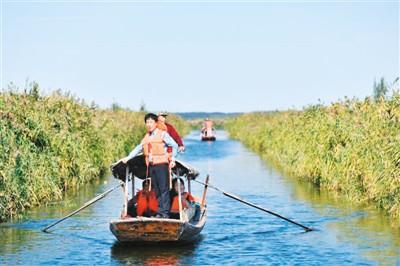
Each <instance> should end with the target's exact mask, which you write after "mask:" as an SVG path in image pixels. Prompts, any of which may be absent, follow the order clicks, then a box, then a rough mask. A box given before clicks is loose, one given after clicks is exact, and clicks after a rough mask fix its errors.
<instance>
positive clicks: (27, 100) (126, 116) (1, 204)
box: [0, 88, 189, 221]
mask: <svg viewBox="0 0 400 266" xmlns="http://www.w3.org/2000/svg"><path fill="white" fill-rule="evenodd" d="M143 116H144V113H140V112H133V111H129V110H125V109H121V108H118V109H116V110H112V109H109V110H108V109H107V110H102V109H99V108H98V107H96V106H95V105H94V104H92V105H91V106H89V105H87V104H86V103H84V102H83V101H81V100H79V99H76V98H74V97H72V96H70V95H68V94H65V93H64V94H63V93H61V92H59V91H58V92H54V93H53V94H52V95H50V96H40V95H39V93H38V90H37V88H33V89H31V90H30V91H29V92H23V93H20V92H12V91H7V92H1V93H0V221H5V220H7V219H12V218H16V217H19V216H20V215H21V214H23V213H24V211H25V210H27V209H28V208H30V207H33V206H38V205H41V204H45V203H48V202H51V201H53V200H59V199H61V198H62V197H63V195H64V193H65V192H66V191H70V190H75V189H77V188H79V186H80V185H82V184H84V183H87V182H90V181H91V180H94V179H98V178H100V177H102V176H104V174H105V173H107V171H108V167H109V165H110V164H111V163H112V162H114V161H115V160H117V159H118V158H121V157H122V156H125V155H126V154H128V152H129V151H130V150H131V149H132V148H133V147H134V145H135V144H138V143H139V142H140V140H141V138H142V137H143V135H144V133H145V127H144V122H143ZM169 120H170V121H171V122H172V123H173V124H174V125H175V126H176V127H177V129H178V131H180V132H181V133H182V134H186V133H187V132H188V130H189V126H187V124H186V123H185V122H184V121H183V120H182V119H180V118H179V117H177V116H172V117H171V116H170V118H169Z"/></svg>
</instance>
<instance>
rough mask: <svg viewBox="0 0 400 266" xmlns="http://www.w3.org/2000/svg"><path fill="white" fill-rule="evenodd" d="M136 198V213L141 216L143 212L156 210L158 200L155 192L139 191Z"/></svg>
mask: <svg viewBox="0 0 400 266" xmlns="http://www.w3.org/2000/svg"><path fill="white" fill-rule="evenodd" d="M136 198H137V215H138V216H143V214H144V213H145V212H153V213H156V212H157V211H158V201H157V196H156V193H155V192H154V191H153V190H151V191H147V190H146V191H143V190H141V191H139V192H138V193H137V195H136Z"/></svg>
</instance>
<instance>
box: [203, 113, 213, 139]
mask: <svg viewBox="0 0 400 266" xmlns="http://www.w3.org/2000/svg"><path fill="white" fill-rule="evenodd" d="M201 140H202V141H215V140H216V137H215V129H214V127H213V122H212V121H211V120H210V119H208V118H206V119H205V121H204V126H203V128H202V129H201Z"/></svg>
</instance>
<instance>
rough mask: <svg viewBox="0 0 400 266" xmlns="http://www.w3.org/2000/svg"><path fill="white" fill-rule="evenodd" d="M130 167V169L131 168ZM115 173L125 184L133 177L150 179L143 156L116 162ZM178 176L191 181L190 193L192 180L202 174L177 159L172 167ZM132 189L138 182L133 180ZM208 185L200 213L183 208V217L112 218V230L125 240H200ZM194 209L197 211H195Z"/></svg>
mask: <svg viewBox="0 0 400 266" xmlns="http://www.w3.org/2000/svg"><path fill="white" fill-rule="evenodd" d="M127 166H128V168H127ZM111 171H112V173H113V176H114V177H115V178H117V179H119V180H121V181H124V182H125V184H127V183H129V180H130V179H129V177H131V179H132V180H133V179H134V178H135V177H137V178H139V179H145V178H146V164H145V159H144V156H143V155H138V156H136V157H134V158H132V159H131V160H130V161H129V162H128V163H127V165H125V164H123V163H122V162H120V163H118V164H116V165H112V166H111ZM172 171H173V173H174V175H175V176H183V177H186V179H187V180H188V189H189V193H190V180H191V179H192V180H193V179H195V178H196V177H197V176H198V175H199V173H198V172H197V171H196V170H195V169H193V168H192V167H191V166H189V165H188V164H186V163H183V162H181V161H179V160H176V166H175V167H174V168H173V169H172ZM131 183H132V184H133V185H132V191H135V189H134V187H133V186H134V182H131ZM127 190H128V186H125V195H126V197H125V203H124V210H123V213H125V214H126V213H127V204H128V199H127V195H128V191H127ZM205 196H206V187H205V191H204V193H203V198H202V202H201V207H200V210H199V211H200V213H197V214H196V215H194V216H193V215H190V214H189V210H187V209H184V210H181V215H180V217H181V218H180V219H170V218H168V219H165V218H153V217H150V218H148V217H129V218H122V217H120V218H118V219H115V220H111V221H110V230H111V232H112V233H113V234H114V236H115V237H116V238H117V239H118V241H121V242H137V243H138V242H148V243H152V242H191V241H194V240H196V239H197V238H198V237H199V235H200V232H201V231H202V229H203V227H204V225H205V223H206V219H207V215H206V212H207V210H206V207H205ZM192 212H193V211H192Z"/></svg>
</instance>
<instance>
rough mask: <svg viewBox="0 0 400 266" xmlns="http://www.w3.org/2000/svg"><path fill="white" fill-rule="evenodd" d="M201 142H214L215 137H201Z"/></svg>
mask: <svg viewBox="0 0 400 266" xmlns="http://www.w3.org/2000/svg"><path fill="white" fill-rule="evenodd" d="M201 140H202V141H215V140H216V138H215V137H201Z"/></svg>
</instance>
